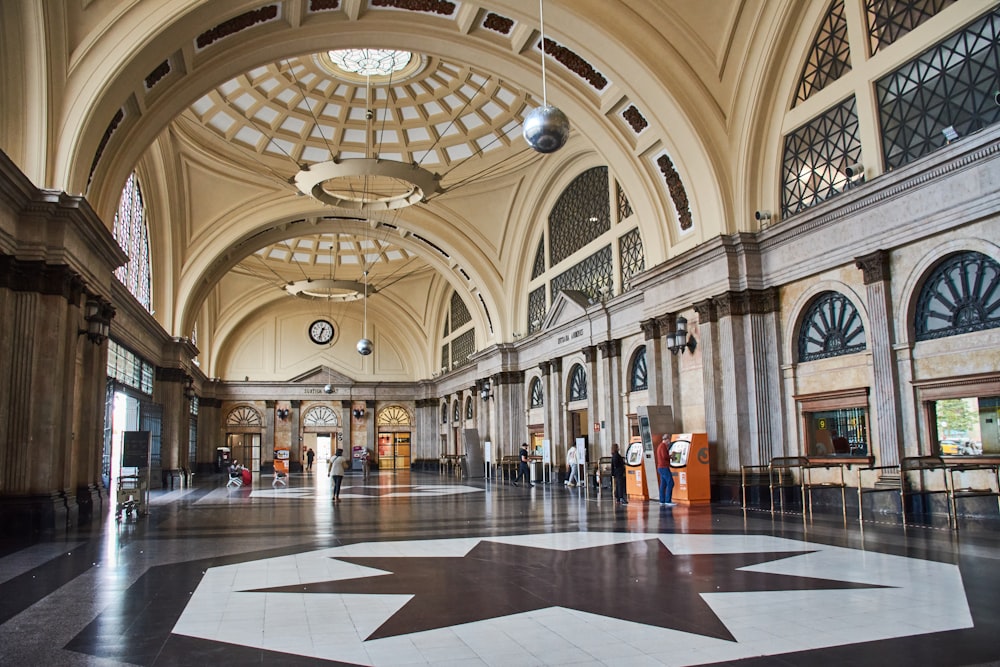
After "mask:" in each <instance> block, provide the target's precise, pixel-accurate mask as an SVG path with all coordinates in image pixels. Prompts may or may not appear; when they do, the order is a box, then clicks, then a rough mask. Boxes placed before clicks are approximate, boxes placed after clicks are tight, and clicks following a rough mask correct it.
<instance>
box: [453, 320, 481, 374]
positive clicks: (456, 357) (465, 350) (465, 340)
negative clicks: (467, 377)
mask: <svg viewBox="0 0 1000 667" xmlns="http://www.w3.org/2000/svg"><path fill="white" fill-rule="evenodd" d="M475 351H476V331H475V329H469V330H468V331H466V332H465V333H463V334H461V335H459V336H457V337H455V338H454V339H452V341H451V367H452V369H455V368H461V367H462V366H465V365H467V364H469V363H470V361H471V360H470V359H469V357H470V356H472V353H473V352H475Z"/></svg>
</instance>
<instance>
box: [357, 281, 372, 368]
mask: <svg viewBox="0 0 1000 667" xmlns="http://www.w3.org/2000/svg"><path fill="white" fill-rule="evenodd" d="M364 276H365V296H364V299H365V311H364V319H363V325H362V326H363V329H362V331H361V333H362V338H361V340H359V341H358V345H357V348H358V354H360V355H361V356H362V357H367V356H368V355H369V354H371V353H372V342H371V340H370V339H369V338H368V269H365V272H364Z"/></svg>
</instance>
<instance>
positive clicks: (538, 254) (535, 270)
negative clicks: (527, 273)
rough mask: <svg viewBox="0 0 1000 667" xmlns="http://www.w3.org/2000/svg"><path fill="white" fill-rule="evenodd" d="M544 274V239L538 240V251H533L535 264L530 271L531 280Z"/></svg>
mask: <svg viewBox="0 0 1000 667" xmlns="http://www.w3.org/2000/svg"><path fill="white" fill-rule="evenodd" d="M543 273H545V239H544V238H542V239H538V250H536V251H535V263H534V265H533V267H532V269H531V279H532V280H534V279H535V278H537V277H538V276H540V275H542V274H543Z"/></svg>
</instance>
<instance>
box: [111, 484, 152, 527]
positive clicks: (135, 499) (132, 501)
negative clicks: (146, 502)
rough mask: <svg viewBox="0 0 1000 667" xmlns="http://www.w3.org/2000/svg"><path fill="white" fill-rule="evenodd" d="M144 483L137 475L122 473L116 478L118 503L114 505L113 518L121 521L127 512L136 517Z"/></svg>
mask: <svg viewBox="0 0 1000 667" xmlns="http://www.w3.org/2000/svg"><path fill="white" fill-rule="evenodd" d="M145 487H146V485H145V484H144V480H143V479H142V477H140V476H139V475H122V476H121V477H119V478H118V504H117V505H116V506H115V507H116V509H115V518H116V519H117V520H119V521H121V519H122V517H124V518H128V515H129V514H132V516H133V517H135V518H138V517H139V514H140V513H141V511H142V500H143V497H144V495H145V490H146V488H145Z"/></svg>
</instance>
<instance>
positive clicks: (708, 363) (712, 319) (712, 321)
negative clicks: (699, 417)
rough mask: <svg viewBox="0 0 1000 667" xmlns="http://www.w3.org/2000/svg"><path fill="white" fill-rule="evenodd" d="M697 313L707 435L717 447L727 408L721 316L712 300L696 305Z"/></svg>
mask: <svg viewBox="0 0 1000 667" xmlns="http://www.w3.org/2000/svg"><path fill="white" fill-rule="evenodd" d="M694 310H695V312H696V313H698V349H699V350H700V351H701V375H702V384H703V385H704V387H705V389H704V394H705V397H704V400H705V433H706V434H707V435H708V442H709V443H711V444H714V445H717V446H718V444H719V438H720V433H721V432H722V429H721V425H720V423H719V422H720V415H721V413H722V407H723V406H724V403H723V399H722V384H723V383H722V382H721V381H720V377H719V372H718V368H719V363H718V356H719V354H718V347H719V343H718V339H719V333H718V326H719V321H718V313H717V312H716V307H715V302H714V301H712V300H711V299H706V300H704V301H699V302H698V303H696V304H694Z"/></svg>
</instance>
